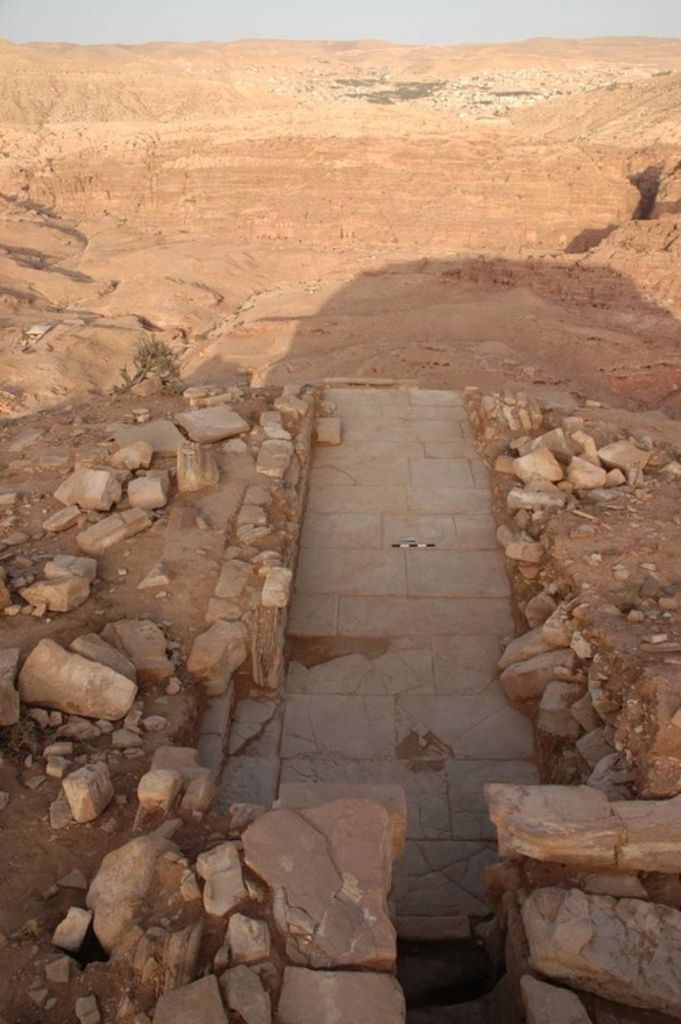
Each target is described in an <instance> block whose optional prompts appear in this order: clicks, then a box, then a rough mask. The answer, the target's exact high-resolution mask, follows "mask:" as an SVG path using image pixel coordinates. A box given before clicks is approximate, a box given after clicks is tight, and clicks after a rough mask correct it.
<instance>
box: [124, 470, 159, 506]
mask: <svg viewBox="0 0 681 1024" xmlns="http://www.w3.org/2000/svg"><path fill="white" fill-rule="evenodd" d="M168 491H169V484H168V480H167V479H166V478H165V477H162V476H138V477H135V479H134V480H131V481H130V483H129V484H128V500H129V502H130V504H131V505H132V506H133V508H145V509H154V508H164V506H165V505H167V504H168Z"/></svg>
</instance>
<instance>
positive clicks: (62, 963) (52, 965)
mask: <svg viewBox="0 0 681 1024" xmlns="http://www.w3.org/2000/svg"><path fill="white" fill-rule="evenodd" d="M89 917H90V918H92V914H89ZM55 934H56V933H55ZM72 962H73V961H72V960H71V957H69V956H59V957H57V958H56V959H55V960H50V961H49V963H47V964H45V980H46V981H49V982H50V983H51V984H53V985H67V984H68V982H69V979H70V977H71V964H72Z"/></svg>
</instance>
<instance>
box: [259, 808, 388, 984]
mask: <svg viewBox="0 0 681 1024" xmlns="http://www.w3.org/2000/svg"><path fill="white" fill-rule="evenodd" d="M243 844H244V854H245V859H246V865H247V866H248V867H249V868H250V869H251V870H252V871H254V872H255V873H256V874H257V875H258V876H259V877H260V878H262V879H263V881H265V882H266V883H267V884H268V885H269V886H270V888H271V889H273V890H280V891H281V915H280V920H281V925H282V926H284V922H286V924H285V927H286V928H287V946H288V951H289V955H293V956H295V958H296V959H297V960H299V961H300V962H305V963H309V964H310V965H311V966H314V967H331V966H334V967H336V966H338V967H340V966H345V967H347V966H353V965H354V966H362V967H364V968H373V969H378V970H391V969H392V967H393V965H394V962H395V930H394V928H393V925H392V923H391V921H390V918H389V916H388V913H387V906H386V896H387V893H388V891H389V889H390V879H391V865H392V831H391V828H390V819H389V816H388V812H387V811H386V810H385V808H384V807H381V806H379V805H378V804H375V803H372V802H370V801H368V800H335V801H333V802H332V803H329V804H326V805H324V806H322V807H316V808H311V809H309V810H304V811H299V812H297V813H296V812H293V811H291V810H288V809H283V808H282V809H277V810H273V811H270V812H269V813H267V814H263V815H262V816H261V817H259V818H258V819H257V820H256V821H255V822H253V824H252V825H249V827H248V828H247V829H246V831H245V832H244V834H243ZM283 850H285V851H286V857H285V858H284V857H282V855H281V854H282V851H283ZM351 877H352V878H353V879H354V881H353V883H352V886H351V887H348V885H347V884H346V881H344V880H348V879H349V878H351ZM341 888H343V891H344V894H345V895H344V899H343V901H339V900H338V899H337V893H338V892H339V891H340V889H341Z"/></svg>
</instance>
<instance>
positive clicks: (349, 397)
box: [253, 388, 536, 919]
mask: <svg viewBox="0 0 681 1024" xmlns="http://www.w3.org/2000/svg"><path fill="white" fill-rule="evenodd" d="M328 397H329V399H330V400H332V401H333V402H335V403H336V405H337V407H338V412H339V415H340V416H341V418H342V420H343V443H342V444H341V445H339V446H337V447H333V448H325V447H319V448H318V449H317V451H316V453H315V457H314V463H313V468H312V475H311V489H310V497H309V504H308V510H307V514H306V518H305V523H304V527H303V534H302V549H301V556H300V562H299V567H298V574H297V579H296V592H295V596H294V599H293V604H292V608H291V617H290V624H289V637H290V639H291V643H292V646H293V650H294V654H295V658H296V660H293V661H292V663H291V665H290V669H289V674H288V682H287V692H286V700H285V706H284V715H283V725H282V728H281V741H280V747H279V755H280V758H281V774H280V779H281V781H287V782H288V781H324V782H369V783H386V782H396V783H400V784H402V785H403V786H404V788H405V791H406V794H407V801H408V810H409V814H408V843H407V852H406V855H405V857H404V858H403V860H402V862H401V863H400V865H399V866H398V869H397V877H396V883H395V890H394V899H395V905H396V912H397V915H398V918H403V919H411V918H422V917H430V918H432V917H440V918H443V917H448V916H451V915H458V914H469V915H475V914H481V913H486V912H487V908H486V906H485V904H484V903H483V902H482V899H481V896H482V887H481V876H482V869H483V867H484V865H485V864H486V863H488V862H489V861H491V860H493V859H495V853H494V846H493V837H494V832H493V829H492V828H491V826H490V823H489V821H488V820H487V816H486V813H485V809H484V801H483V795H482V789H483V786H484V784H485V783H486V782H488V781H499V782H500V781H511V780H513V781H518V782H532V781H536V774H535V769H534V764H533V741H532V728H531V724H530V722H529V721H528V720H527V719H526V718H525V717H524V716H523V715H521V714H520V713H519V712H518V711H516V710H514V709H513V708H512V707H510V706H509V704H508V703H507V702H506V699H505V697H504V695H503V693H502V691H501V689H500V688H499V686H498V684H497V683H496V682H494V672H495V665H496V661H497V659H498V656H499V650H500V645H499V641H500V638H501V637H502V636H505V635H509V634H510V633H512V631H513V627H512V621H511V609H510V601H509V585H508V580H507V577H506V573H505V568H504V563H503V558H502V556H501V555H500V554H499V552H498V551H497V548H496V543H495V528H494V521H493V519H492V516H491V508H490V493H489V490H488V487H489V483H488V477H487V471H486V468H485V466H484V464H483V463H482V462H481V461H480V460H479V459H478V458H477V457H476V454H475V450H474V447H473V444H472V442H471V434H470V427H469V425H468V420H467V416H466V412H465V409H464V407H463V403H462V400H461V397H460V396H459V395H458V394H455V393H453V392H443V391H420V390H415V389H403V390H387V389H386V390H381V389H362V388H354V389H337V390H333V391H329V393H328ZM408 539H413V540H416V541H418V542H420V543H425V542H429V543H433V544H434V545H435V546H434V547H430V548H420V549H419V548H408V549H405V548H396V547H393V545H394V544H398V543H400V542H402V541H405V540H408ZM253 753H256V751H253ZM253 767H254V768H255V767H256V766H255V765H254V766H253Z"/></svg>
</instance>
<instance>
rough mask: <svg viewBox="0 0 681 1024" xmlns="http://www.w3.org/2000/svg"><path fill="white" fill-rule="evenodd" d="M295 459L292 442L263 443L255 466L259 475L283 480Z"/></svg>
mask: <svg viewBox="0 0 681 1024" xmlns="http://www.w3.org/2000/svg"><path fill="white" fill-rule="evenodd" d="M292 457H293V445H292V444H291V442H290V441H263V443H262V445H261V448H260V452H259V453H258V459H257V462H256V465H255V468H256V469H257V471H258V473H263V474H264V475H265V476H271V477H274V479H275V480H281V479H282V478H283V476H284V474H285V473H286V470H287V469H288V467H289V463H290V462H291V459H292Z"/></svg>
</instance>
